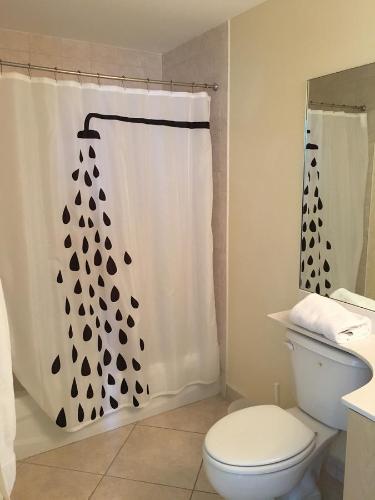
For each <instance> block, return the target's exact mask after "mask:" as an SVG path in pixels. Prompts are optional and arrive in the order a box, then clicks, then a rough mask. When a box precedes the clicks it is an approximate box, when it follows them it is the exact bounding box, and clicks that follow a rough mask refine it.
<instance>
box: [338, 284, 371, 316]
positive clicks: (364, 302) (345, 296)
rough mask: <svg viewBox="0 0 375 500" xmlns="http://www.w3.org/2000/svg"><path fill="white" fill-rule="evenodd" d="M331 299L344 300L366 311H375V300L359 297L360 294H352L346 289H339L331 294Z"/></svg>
mask: <svg viewBox="0 0 375 500" xmlns="http://www.w3.org/2000/svg"><path fill="white" fill-rule="evenodd" d="M330 297H331V299H336V300H342V301H343V302H348V303H349V304H353V305H354V306H359V307H364V308H365V309H370V310H371V311H375V300H373V299H369V298H368V297H363V296H362V295H358V293H353V292H350V291H349V290H347V289H346V288H338V289H337V290H335V291H334V292H333V293H331V295H330Z"/></svg>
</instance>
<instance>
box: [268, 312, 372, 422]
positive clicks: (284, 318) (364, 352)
mask: <svg viewBox="0 0 375 500" xmlns="http://www.w3.org/2000/svg"><path fill="white" fill-rule="evenodd" d="M268 317H269V318H271V319H273V320H275V321H278V322H279V323H281V324H282V325H284V326H285V327H286V328H288V329H289V330H293V331H295V332H298V333H301V334H303V335H306V336H307V337H311V338H312V339H315V340H318V341H319V342H322V343H324V344H328V345H330V346H332V347H334V348H336V349H340V350H342V351H345V352H349V353H350V354H353V355H354V356H356V357H357V358H360V359H361V360H362V361H363V362H364V363H366V365H368V367H369V368H370V370H371V372H372V374H374V369H375V334H372V335H369V336H368V337H366V338H365V339H360V340H351V341H349V342H348V343H347V344H344V345H342V344H336V343H335V342H332V341H330V340H328V339H327V338H325V337H323V335H320V334H318V333H314V332H311V331H310V330H306V329H305V328H302V327H300V326H297V325H295V324H294V323H292V322H291V321H290V320H289V311H281V312H278V313H274V314H269V315H268ZM342 402H343V404H344V405H345V406H347V407H348V408H350V409H352V410H354V411H356V412H357V413H360V414H361V415H363V416H364V417H366V418H369V419H370V420H373V421H375V378H374V377H372V379H371V380H370V381H369V382H368V383H367V384H366V385H364V386H362V387H360V388H359V389H356V390H355V391H353V392H351V393H349V394H346V395H345V396H343V397H342Z"/></svg>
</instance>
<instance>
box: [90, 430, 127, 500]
mask: <svg viewBox="0 0 375 500" xmlns="http://www.w3.org/2000/svg"><path fill="white" fill-rule="evenodd" d="M135 427H136V426H135V425H134V426H133V428H132V430H131V431H130V432H129V434H128V436H127V438H126V439H125V441H124V442H123V443H122V446H120V448H119V450H118V452H117V453H116V454H115V456H114V457H113V459H112V460H111V463H110V464H109V465H108V467H107V469H106V471H105V472H104V474H103V476H102V477H101V479H100V481H99V482H98V484H97V485H96V487H95V488H94V490H93V491H92V493H91V495H90V496H89V498H88V500H90V498H92V496H93V494H94V493H95V491H96V490H97V489H98V487H99V485H100V483H101V482H102V481H103V478H104V477H105V476H106V475H107V473H108V471H109V469H110V468H111V467H112V464H113V462H114V461H115V460H116V458H117V457H118V455H119V453H120V451H121V450H122V449H123V447H124V446H125V444H126V443H127V441H128V439H129V438H130V436H131V435H132V433H133V431H134V429H135Z"/></svg>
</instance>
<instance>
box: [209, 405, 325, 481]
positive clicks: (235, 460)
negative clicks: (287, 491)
mask: <svg viewBox="0 0 375 500" xmlns="http://www.w3.org/2000/svg"><path fill="white" fill-rule="evenodd" d="M315 441H316V436H315V433H314V432H313V431H312V430H311V429H310V428H309V427H307V426H306V425H305V424H303V423H302V422H301V421H300V420H298V419H297V418H296V417H294V416H293V415H291V413H289V412H287V411H285V410H283V409H281V408H279V407H278V406H274V405H262V406H253V407H250V408H245V409H243V410H239V411H236V412H234V413H231V414H230V415H227V416H226V417H224V418H222V419H221V420H219V421H218V422H217V423H216V424H215V425H214V426H213V427H212V428H211V429H210V430H209V432H208V433H207V435H206V439H205V443H204V452H205V455H206V458H207V460H209V461H210V462H211V463H212V464H215V467H217V468H218V469H221V470H225V471H227V472H233V473H236V474H248V475H252V474H267V473H271V472H276V471H280V470H283V469H287V468H289V467H292V466H293V465H296V464H298V463H299V462H301V461H302V460H304V459H305V458H306V457H307V456H309V455H310V453H312V451H313V450H314V449H315V445H316V443H315Z"/></svg>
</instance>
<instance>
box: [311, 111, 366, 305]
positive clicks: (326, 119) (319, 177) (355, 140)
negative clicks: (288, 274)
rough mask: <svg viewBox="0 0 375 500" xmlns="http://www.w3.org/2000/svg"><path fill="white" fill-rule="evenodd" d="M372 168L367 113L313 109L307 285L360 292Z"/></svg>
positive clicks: (323, 292)
mask: <svg viewBox="0 0 375 500" xmlns="http://www.w3.org/2000/svg"><path fill="white" fill-rule="evenodd" d="M367 170H368V132H367V114H366V113H355V114H354V113H344V112H331V111H322V110H308V113H307V125H306V146H305V170H304V192H303V203H302V240H301V286H302V288H305V289H307V290H309V291H312V292H316V293H319V294H321V295H327V296H328V295H330V294H331V293H332V292H333V291H334V290H336V289H337V288H346V289H348V290H351V291H353V292H355V291H356V283H357V276H358V268H359V262H360V258H361V253H362V247H363V226H364V205H365V190H366V178H367Z"/></svg>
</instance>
